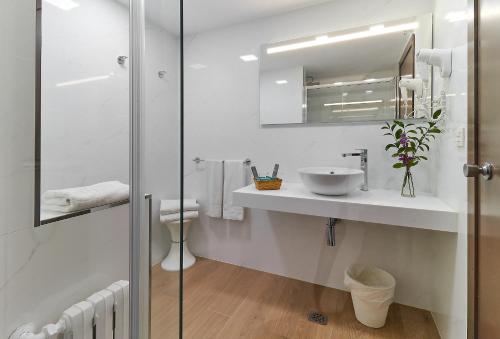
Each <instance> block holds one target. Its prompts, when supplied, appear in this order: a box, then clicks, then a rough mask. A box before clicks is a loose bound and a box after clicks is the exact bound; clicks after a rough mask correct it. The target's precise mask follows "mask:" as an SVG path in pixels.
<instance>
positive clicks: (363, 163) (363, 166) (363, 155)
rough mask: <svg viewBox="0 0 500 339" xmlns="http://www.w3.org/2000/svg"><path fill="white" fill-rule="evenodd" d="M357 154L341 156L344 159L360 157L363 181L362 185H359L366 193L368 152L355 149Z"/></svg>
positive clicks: (362, 149)
mask: <svg viewBox="0 0 500 339" xmlns="http://www.w3.org/2000/svg"><path fill="white" fill-rule="evenodd" d="M357 151H359V153H342V156H343V157H344V158H345V157H360V159H361V170H362V171H363V173H364V175H365V181H364V182H363V185H361V190H362V191H368V150H367V149H365V148H361V149H357Z"/></svg>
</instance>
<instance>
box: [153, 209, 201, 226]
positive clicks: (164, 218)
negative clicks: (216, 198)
mask: <svg viewBox="0 0 500 339" xmlns="http://www.w3.org/2000/svg"><path fill="white" fill-rule="evenodd" d="M196 218H198V211H187V212H184V220H190V219H196ZM180 220H181V214H180V213H171V214H164V215H160V222H161V223H164V224H165V223H170V222H174V221H180Z"/></svg>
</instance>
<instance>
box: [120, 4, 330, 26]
mask: <svg viewBox="0 0 500 339" xmlns="http://www.w3.org/2000/svg"><path fill="white" fill-rule="evenodd" d="M117 1H119V2H120V3H122V4H124V5H127V4H128V0H117ZM328 1H331V0H184V32H185V34H192V33H198V32H203V31H207V30H210V29H214V28H218V27H224V26H230V25H233V24H237V23H242V22H247V21H253V20H256V19H259V18H264V17H268V16H273V15H277V14H280V13H284V12H288V11H293V10H296V9H300V8H303V7H308V6H312V5H317V4H320V3H324V2H328ZM145 4H146V16H147V18H148V19H149V20H151V21H153V22H154V23H156V24H157V25H160V26H161V27H163V28H165V29H166V30H168V31H169V32H171V33H175V34H177V33H178V32H179V0H145Z"/></svg>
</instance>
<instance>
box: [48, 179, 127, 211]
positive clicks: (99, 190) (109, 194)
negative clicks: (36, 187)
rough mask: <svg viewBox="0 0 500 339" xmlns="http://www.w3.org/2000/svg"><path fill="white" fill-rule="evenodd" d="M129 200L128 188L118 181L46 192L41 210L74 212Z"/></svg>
mask: <svg viewBox="0 0 500 339" xmlns="http://www.w3.org/2000/svg"><path fill="white" fill-rule="evenodd" d="M128 198H129V186H128V185H126V184H123V183H121V182H119V181H107V182H101V183H98V184H95V185H91V186H83V187H72V188H65V189H59V190H48V191H46V192H45V193H43V194H42V208H43V209H46V210H50V211H58V212H66V213H67V212H74V211H80V210H84V209H88V208H92V207H97V206H102V205H106V204H110V203H113V202H118V201H124V200H127V199H128Z"/></svg>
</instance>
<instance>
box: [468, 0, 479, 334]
mask: <svg viewBox="0 0 500 339" xmlns="http://www.w3.org/2000/svg"><path fill="white" fill-rule="evenodd" d="M467 12H468V13H473V14H474V15H473V16H472V18H471V19H469V22H468V39H467V40H468V41H467V60H468V61H467V62H468V66H467V78H468V79H467V163H469V164H478V163H479V157H478V146H479V143H478V132H479V126H478V115H477V114H478V102H477V97H478V96H477V94H478V86H477V84H478V42H479V36H478V33H479V30H478V18H479V1H478V0H468V8H467ZM478 180H479V178H471V179H470V180H468V181H467V338H468V339H476V338H477V337H478V336H477V335H478V331H477V324H478V318H477V317H478V312H477V311H478V290H477V281H478V273H477V267H478V265H477V264H478V261H477V260H478V234H479V232H478V225H479V214H478V213H477V212H478V211H479V209H478V208H479V189H478V188H479V187H478Z"/></svg>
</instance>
